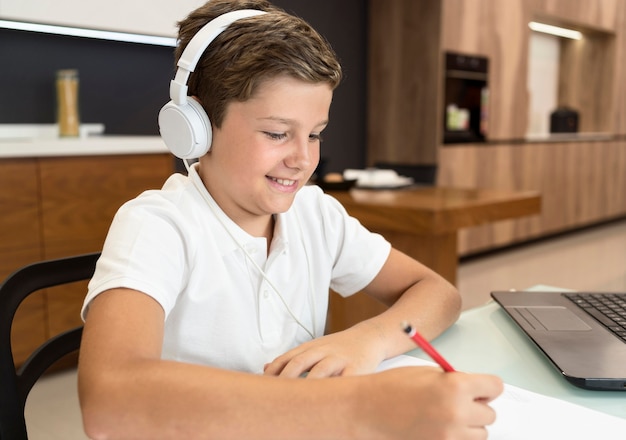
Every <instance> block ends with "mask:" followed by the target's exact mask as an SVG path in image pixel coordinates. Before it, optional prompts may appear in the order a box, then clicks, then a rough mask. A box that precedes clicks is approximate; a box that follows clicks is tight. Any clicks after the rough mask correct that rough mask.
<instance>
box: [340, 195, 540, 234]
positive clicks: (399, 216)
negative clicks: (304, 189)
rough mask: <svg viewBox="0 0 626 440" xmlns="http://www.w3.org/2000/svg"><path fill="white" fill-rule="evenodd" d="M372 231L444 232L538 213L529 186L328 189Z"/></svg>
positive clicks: (537, 197)
mask: <svg viewBox="0 0 626 440" xmlns="http://www.w3.org/2000/svg"><path fill="white" fill-rule="evenodd" d="M329 194H331V195H332V196H333V197H335V198H337V199H338V200H339V201H340V202H341V203H342V205H343V206H344V207H345V208H346V210H347V211H348V212H349V213H350V214H351V215H352V216H354V217H356V218H358V219H359V220H360V221H361V223H363V224H364V225H366V226H367V227H368V228H370V229H373V230H377V229H380V230H391V231H398V232H409V233H415V232H416V231H419V232H422V233H425V232H427V233H432V234H440V233H448V232H456V231H457V230H459V229H460V228H465V227H468V226H476V225H480V224H483V223H488V222H493V221H496V220H504V219H510V218H516V217H522V216H526V215H532V214H539V212H540V211H541V196H540V195H539V193H537V192H535V191H507V190H494V189H472V188H446V187H419V186H418V187H410V188H404V189H396V190H365V189H352V190H350V191H329Z"/></svg>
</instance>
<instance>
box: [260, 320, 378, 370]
mask: <svg viewBox="0 0 626 440" xmlns="http://www.w3.org/2000/svg"><path fill="white" fill-rule="evenodd" d="M384 359H385V350H384V341H383V340H382V338H381V337H380V336H379V335H377V334H375V330H374V329H367V328H366V326H359V329H358V330H357V329H356V328H355V327H352V328H350V329H348V330H344V331H342V332H337V333H333V334H330V335H327V336H323V337H321V338H318V339H314V340H312V341H309V342H305V343H304V344H302V345H300V346H298V347H296V348H294V349H292V350H289V351H288V352H286V353H284V354H282V355H280V356H278V357H277V358H276V359H274V360H273V361H272V362H270V363H269V364H266V365H265V368H264V372H265V374H266V375H273V376H282V377H298V376H301V375H302V374H304V373H307V377H308V378H321V377H330V376H350V375H357V374H367V373H372V372H374V371H375V370H376V368H377V367H378V365H379V364H380V363H381V362H382V361H383V360H384Z"/></svg>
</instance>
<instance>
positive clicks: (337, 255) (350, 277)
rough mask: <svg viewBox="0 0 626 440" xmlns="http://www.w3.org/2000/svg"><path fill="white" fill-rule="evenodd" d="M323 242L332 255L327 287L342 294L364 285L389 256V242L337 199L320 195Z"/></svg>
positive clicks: (344, 294)
mask: <svg viewBox="0 0 626 440" xmlns="http://www.w3.org/2000/svg"><path fill="white" fill-rule="evenodd" d="M322 200H323V202H322V203H323V214H322V216H323V219H324V233H325V238H326V242H327V244H328V246H329V250H330V252H331V256H332V258H333V269H332V278H331V284H330V287H331V289H333V290H334V291H335V292H337V293H339V294H340V295H342V296H349V295H352V294H354V293H356V292H358V291H359V290H362V289H363V288H364V287H366V286H367V285H368V284H369V283H370V282H372V280H373V279H374V278H375V277H376V275H378V273H379V272H380V270H381V269H382V267H383V265H384V264H385V262H386V261H387V258H388V257H389V253H390V251H391V244H390V243H389V242H388V241H387V240H386V239H385V238H384V237H383V236H382V235H380V234H377V233H374V232H371V231H369V230H368V229H367V228H365V227H364V226H363V225H362V224H361V223H360V222H359V221H358V220H357V219H356V218H354V217H351V216H350V215H349V214H348V212H347V211H346V210H345V208H344V207H343V205H341V204H340V203H339V201H337V199H335V198H333V197H331V196H329V195H327V194H323V198H322Z"/></svg>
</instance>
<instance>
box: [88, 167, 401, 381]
mask: <svg viewBox="0 0 626 440" xmlns="http://www.w3.org/2000/svg"><path fill="white" fill-rule="evenodd" d="M194 181H195V183H194ZM200 191H203V192H204V195H202V194H201V192H200ZM209 204H210V205H209ZM390 248H391V246H390V244H389V243H388V242H387V241H386V240H385V239H384V238H383V237H382V236H380V235H378V234H374V233H371V232H369V231H367V230H366V229H365V228H364V227H363V226H362V225H361V224H360V223H359V222H358V221H357V220H356V219H354V218H352V217H349V216H348V215H347V213H346V211H345V210H344V208H343V207H342V206H341V205H340V204H339V203H338V202H337V200H335V199H334V198H332V197H330V196H329V195H327V194H324V193H323V192H322V191H321V189H320V188H319V187H317V186H307V187H304V188H302V189H301V190H300V191H299V192H298V194H297V195H296V198H295V201H294V203H293V205H292V206H291V208H290V209H289V210H288V211H287V212H286V213H283V214H278V215H277V216H276V226H275V231H274V238H273V240H272V244H271V248H270V252H269V255H267V246H266V240H265V238H256V237H253V236H251V235H249V234H248V233H246V232H245V231H244V230H242V229H241V228H240V227H239V226H237V225H236V224H235V223H234V222H233V221H232V220H230V219H229V218H228V217H227V216H226V215H225V213H224V212H223V211H222V210H221V209H220V208H219V207H218V205H217V204H216V203H215V201H214V200H213V199H212V198H211V196H210V195H209V193H208V192H207V191H206V188H205V187H204V186H203V185H202V183H201V181H200V179H199V177H198V175H197V173H195V172H192V173H191V174H190V177H189V178H188V177H186V176H183V175H180V174H175V175H173V176H171V177H170V178H169V179H168V180H167V182H166V183H165V185H164V186H163V188H162V189H161V190H153V191H146V192H145V193H143V194H141V195H140V196H138V197H137V198H136V199H133V200H131V201H129V202H127V203H126V204H124V205H123V206H122V207H121V208H120V210H119V211H118V212H117V214H116V216H115V218H114V220H113V223H112V225H111V228H110V230H109V234H108V236H107V239H106V242H105V244H104V249H103V252H102V257H101V258H100V259H99V261H98V264H97V267H96V272H95V274H94V276H93V278H92V280H91V281H90V283H89V292H88V294H87V297H86V298H85V302H84V305H83V311H82V315H83V317H85V316H86V313H87V307H88V305H89V302H90V301H91V300H92V299H93V298H94V297H95V296H96V295H98V294H100V293H102V292H104V291H106V290H108V289H113V288H117V287H127V288H131V289H135V290H138V291H141V292H143V293H145V294H147V295H149V296H151V297H152V298H154V299H155V300H156V301H157V302H158V303H159V304H160V305H161V306H162V307H163V310H164V311H165V337H164V342H163V350H162V357H163V358H164V359H171V360H177V361H182V362H191V363H199V364H205V365H212V366H216V367H221V368H228V369H233V370H240V371H248V372H254V373H261V372H262V371H263V365H264V364H265V363H267V362H269V361H271V360H272V359H274V358H275V357H276V356H278V355H280V354H282V353H284V352H286V351H288V350H289V349H291V348H293V347H296V346H297V345H299V344H301V343H303V342H305V341H307V340H310V339H311V337H312V336H311V335H310V333H311V334H313V335H314V336H315V337H318V336H321V335H323V333H324V327H325V324H326V313H327V309H328V288H329V287H331V288H332V289H333V290H335V291H337V292H339V293H340V294H342V295H345V296H347V295H351V294H353V293H355V292H357V291H359V290H361V289H362V288H364V287H365V286H366V285H367V284H369V283H370V282H371V281H372V280H373V279H374V277H375V276H376V274H378V272H379V271H380V269H381V268H382V266H383V264H384V263H385V261H386V259H387V257H388V255H389V251H390ZM252 260H254V262H256V266H255V264H254V263H252ZM257 267H258V268H257ZM258 269H261V270H262V273H261V272H259V270H258Z"/></svg>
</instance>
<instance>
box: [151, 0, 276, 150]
mask: <svg viewBox="0 0 626 440" xmlns="http://www.w3.org/2000/svg"><path fill="white" fill-rule="evenodd" d="M265 13H266V12H264V11H258V10H255V9H241V10H238V11H231V12H227V13H226V14H223V15H220V16H219V17H216V18H214V19H213V20H211V21H210V22H209V23H207V24H206V25H205V26H204V27H203V28H202V29H200V30H199V31H198V32H197V33H196V35H194V36H193V38H192V39H191V40H190V41H189V44H188V45H187V47H186V48H185V50H184V51H183V53H182V55H181V56H180V59H179V60H178V63H177V65H178V69H177V70H176V76H175V77H174V79H173V80H172V81H171V82H170V98H171V101H170V102H168V103H167V104H165V105H164V106H163V108H161V111H160V112H159V131H160V132H161V137H162V138H163V141H164V142H165V145H166V146H167V148H168V149H169V150H170V151H171V152H172V153H173V154H174V155H175V156H176V157H179V158H181V159H196V158H198V157H201V156H204V155H205V154H206V153H207V152H208V151H209V150H210V149H211V141H212V138H213V132H212V129H211V121H209V117H208V115H207V114H206V112H205V111H204V109H203V108H202V105H200V103H199V102H197V101H196V100H194V99H190V98H189V97H188V96H187V81H188V80H189V75H190V74H191V72H193V71H194V69H195V68H196V65H197V64H198V61H199V60H200V57H201V56H202V54H203V53H204V51H205V50H206V48H207V47H209V44H211V42H212V41H213V40H214V39H215V38H216V37H217V36H218V35H219V34H221V33H222V32H223V31H224V29H226V28H227V27H228V26H230V25H231V24H232V23H234V22H235V21H237V20H241V19H243V18H248V17H254V16H256V15H261V14H265Z"/></svg>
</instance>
